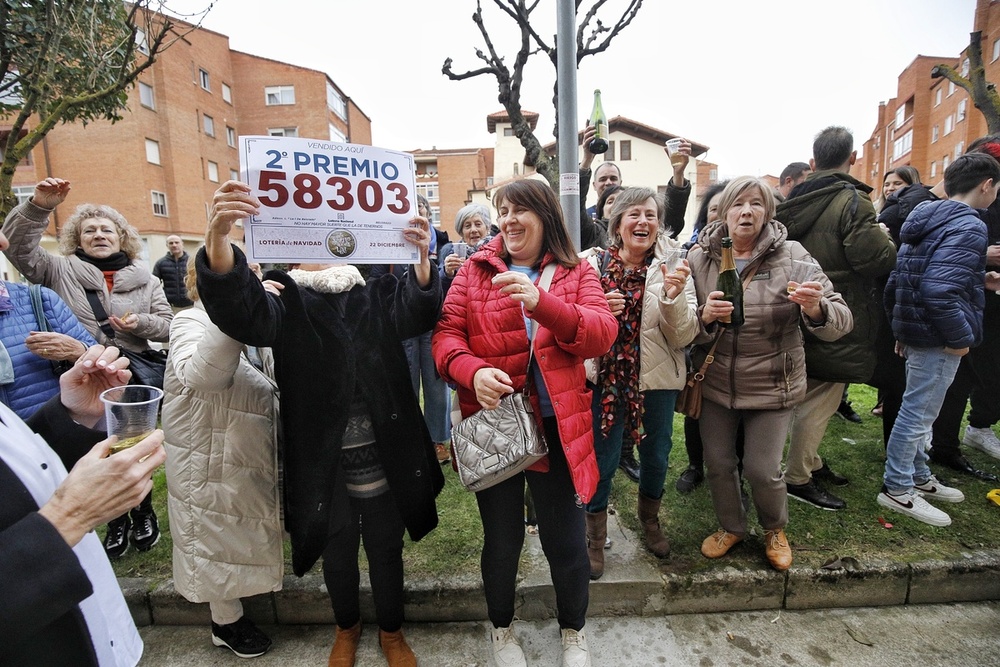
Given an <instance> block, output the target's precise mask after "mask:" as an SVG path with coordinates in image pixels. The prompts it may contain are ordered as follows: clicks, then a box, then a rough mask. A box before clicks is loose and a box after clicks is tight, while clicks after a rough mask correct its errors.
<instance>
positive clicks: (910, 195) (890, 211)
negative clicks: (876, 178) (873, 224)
mask: <svg viewBox="0 0 1000 667" xmlns="http://www.w3.org/2000/svg"><path fill="white" fill-rule="evenodd" d="M935 199H937V197H935V196H934V194H933V193H932V192H931V189H930V188H929V187H928V186H926V185H924V184H923V183H914V184H913V185H907V186H906V187H905V188H902V189H900V190H896V191H895V192H893V193H892V194H891V195H889V198H888V199H887V200H886V201H885V207H884V208H883V209H882V211H881V212H880V213H879V214H878V221H879V222H881V223H882V224H883V225H885V226H886V227H888V228H889V234H890V235H891V236H892V242H893V243H895V244H896V247H897V248H898V247H899V230H901V229H902V228H903V223H904V222H906V218H907V216H909V215H910V213H911V212H912V211H913V209H915V208H916V207H917V204H919V203H920V202H925V201H934V200H935Z"/></svg>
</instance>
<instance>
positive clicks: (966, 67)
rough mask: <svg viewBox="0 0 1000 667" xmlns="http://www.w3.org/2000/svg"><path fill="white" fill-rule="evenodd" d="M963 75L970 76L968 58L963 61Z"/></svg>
mask: <svg viewBox="0 0 1000 667" xmlns="http://www.w3.org/2000/svg"><path fill="white" fill-rule="evenodd" d="M962 76H965V77H967V76H969V59H968V58H966V59H965V60H963V61H962Z"/></svg>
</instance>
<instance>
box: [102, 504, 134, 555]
mask: <svg viewBox="0 0 1000 667" xmlns="http://www.w3.org/2000/svg"><path fill="white" fill-rule="evenodd" d="M130 525H131V522H130V521H129V519H128V514H123V515H121V516H120V517H118V518H117V519H112V520H111V521H109V522H108V532H107V534H106V535H105V536H104V551H105V553H107V554H108V558H110V559H112V560H114V559H116V558H121V557H122V556H123V555H124V554H125V552H126V551H128V529H129V526H130Z"/></svg>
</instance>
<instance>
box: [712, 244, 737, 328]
mask: <svg viewBox="0 0 1000 667" xmlns="http://www.w3.org/2000/svg"><path fill="white" fill-rule="evenodd" d="M715 289H717V290H719V291H720V292H722V293H723V294H724V295H725V296H724V297H722V298H724V299H725V300H726V301H728V302H729V303H731V304H733V312H732V313H731V314H730V316H729V317H727V318H725V319H720V320H719V321H720V322H722V323H723V324H728V325H730V326H733V327H738V326H740V325H742V324H743V282H742V281H741V280H740V272H739V271H737V270H736V262H735V261H734V260H733V240H732V239H731V238H729V237H728V236H726V237H723V239H722V266H720V267H719V279H718V280H717V281H716V282H715Z"/></svg>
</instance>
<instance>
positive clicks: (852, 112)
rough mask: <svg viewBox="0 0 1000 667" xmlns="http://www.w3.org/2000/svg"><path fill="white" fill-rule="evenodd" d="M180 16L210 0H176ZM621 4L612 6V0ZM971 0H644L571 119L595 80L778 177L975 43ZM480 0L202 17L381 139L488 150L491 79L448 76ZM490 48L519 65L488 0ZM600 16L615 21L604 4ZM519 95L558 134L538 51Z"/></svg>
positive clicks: (334, 2) (729, 163)
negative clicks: (917, 70)
mask: <svg viewBox="0 0 1000 667" xmlns="http://www.w3.org/2000/svg"><path fill="white" fill-rule="evenodd" d="M168 4H169V6H170V7H172V8H176V9H178V10H180V11H191V10H193V9H195V8H199V7H201V8H203V7H204V6H206V5H207V4H208V0H169V2H168ZM590 4H591V2H590V0H584V6H589V5H590ZM624 4H625V0H609V1H608V3H607V7H608V8H620V7H622V6H624ZM975 5H976V2H975V0H836V2H832V3H828V2H827V3H821V2H817V1H816V0H754V1H747V0H695V1H689V0H645V3H644V6H643V8H642V10H641V11H640V14H639V17H638V19H637V20H636V22H634V23H633V24H632V25H631V26H629V27H628V28H627V29H626V30H625V31H624V32H623V33H622V35H621V36H620V37H619V38H618V39H617V40H616V41H615V42H614V43H613V44H612V45H611V48H610V49H609V50H608V51H606V52H605V53H603V54H599V55H597V56H595V57H590V58H587V59H585V60H584V61H583V63H582V64H581V66H580V69H579V71H578V87H579V94H580V99H579V101H578V116H579V117H580V119H581V121H584V120H585V119H586V117H587V116H588V115H589V113H590V107H591V103H592V92H593V89H594V88H596V87H599V88H601V90H602V97H603V101H604V109H605V111H606V112H607V114H608V116H609V117H612V116H616V115H622V116H627V117H629V118H632V119H635V120H638V121H640V122H643V123H646V124H648V125H652V126H654V127H658V128H660V129H662V130H665V131H667V132H671V133H676V134H680V135H683V136H686V137H689V138H691V139H693V140H695V141H697V142H699V143H702V144H706V145H708V146H710V151H709V153H708V156H707V158H708V159H710V160H712V161H713V162H716V163H718V164H719V165H720V174H721V175H722V176H723V177H728V176H734V175H738V174H755V175H761V174H766V173H771V174H777V173H778V172H779V171H780V170H781V169H782V167H784V166H785V165H786V164H787V163H789V162H792V161H795V160H807V159H808V158H809V153H810V147H811V144H812V137H813V135H815V134H816V132H817V131H818V130H820V129H822V128H823V127H826V126H827V125H832V124H837V125H845V126H847V127H848V128H850V129H851V130H852V131H853V132H854V134H855V138H856V139H857V140H858V141H857V143H858V144H860V143H862V142H863V141H864V139H866V138H867V137H869V136H870V135H871V133H872V131H873V130H874V127H875V122H876V120H877V111H878V104H879V102H880V101H887V100H888V99H890V98H892V97H893V95H895V92H896V81H897V77H898V76H899V74H900V72H901V71H902V70H903V69H904V68H905V67H906V66H907V65H909V64H910V62H911V61H912V60H913V59H914V58H915V57H916V56H917V55H918V54H920V55H930V56H942V57H946V58H950V59H955V58H956V57H957V56H958V55H959V53H960V52H961V50H962V49H963V48H964V47H965V46H967V45H968V40H969V32H970V31H971V30H972V27H973V14H974V10H975ZM475 6H476V5H475V1H474V0H433V1H432V2H421V1H419V0H363V1H359V0H283V1H282V2H274V1H273V0H268V1H265V0H216V1H215V3H214V6H213V8H212V10H211V11H210V13H209V14H208V16H207V17H206V19H205V20H204V23H203V25H204V26H205V27H206V28H209V29H211V30H215V31H217V32H220V33H223V34H225V35H228V36H229V38H230V46H231V48H233V49H236V50H238V51H244V52H247V53H251V54H254V55H258V56H264V57H267V58H274V59H277V60H282V61H285V62H289V63H293V64H296V65H301V66H304V67H310V68H314V69H318V70H322V71H324V72H326V73H327V74H329V75H330V77H331V78H332V79H333V80H334V81H335V82H336V83H337V85H338V86H340V88H341V89H342V90H344V92H345V93H346V94H347V95H349V96H350V97H351V98H353V99H354V101H355V102H356V103H357V105H358V106H359V107H360V108H361V109H362V110H363V111H364V112H365V113H366V114H367V115H368V116H369V117H370V118H371V119H372V135H373V137H372V140H373V143H374V144H375V145H377V146H382V147H385V148H393V149H400V150H412V149H416V148H431V147H437V148H468V147H485V146H492V145H493V143H494V136H493V135H491V134H489V133H488V132H487V130H486V116H487V114H489V113H492V112H494V111H499V110H500V109H501V106H500V104H499V102H497V88H496V82H495V80H494V79H493V78H492V77H488V78H487V77H479V78H475V79H468V80H465V81H461V82H453V81H450V80H448V79H447V78H446V77H445V76H444V75H443V74H441V66H442V64H443V62H444V60H445V59H446V58H449V57H450V58H453V59H454V69H455V71H464V70H468V69H476V68H478V67H479V66H480V64H481V62H480V61H479V60H478V59H477V58H476V56H475V49H477V48H481V47H482V46H483V42H482V38H481V37H480V35H479V33H478V30H477V29H476V26H475V24H474V23H473V22H472V20H471V16H472V13H473V11H474V10H475ZM483 8H484V15H485V20H486V24H487V26H488V28H489V29H490V33H491V35H492V36H493V39H494V43H495V44H496V46H497V48H498V50H499V51H500V52H501V53H506V54H509V57H508V60H509V61H512V60H513V57H514V54H515V53H516V48H517V43H516V42H517V38H518V36H517V32H516V30H515V29H514V28H513V27H512V26H513V24H512V23H511V21H510V19H509V18H507V17H506V16H504V15H502V14H501V13H500V12H499V11H498V10H497V9H496V7H495V6H494V5H493V2H492V0H483ZM534 16H536V17H537V22H538V32H539V33H540V34H542V35H551V34H552V33H553V32H554V31H555V18H556V3H555V2H554V0H540V2H539V7H538V9H537V10H536V11H535V13H534ZM602 16H605V17H607V18H606V19H605V22H611V21H613V20H614V19H613V17H612V14H611V12H605V13H604V14H602ZM525 78H526V82H525V90H524V91H523V93H522V104H523V107H524V108H525V109H528V110H532V111H537V112H538V113H540V114H541V118H540V121H539V129H538V133H539V136H540V138H541V139H542V140H543V141H547V140H551V136H552V135H551V128H552V125H553V124H554V122H555V111H554V110H553V108H552V101H551V100H552V86H553V83H554V80H555V71H554V68H553V67H552V65H551V64H550V63H549V62H548V61H547V60H543V58H542V56H535V57H534V59H533V62H532V63H530V64H529V66H528V68H527V70H526V77H525Z"/></svg>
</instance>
